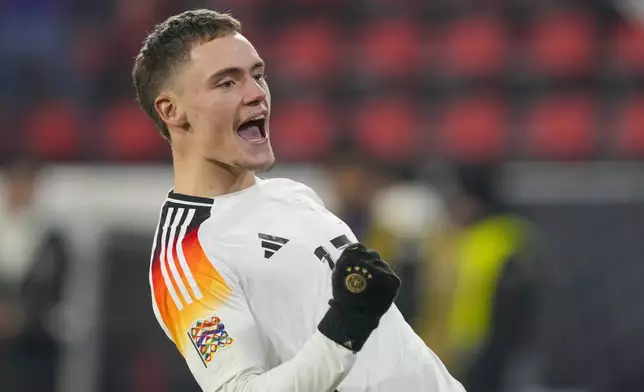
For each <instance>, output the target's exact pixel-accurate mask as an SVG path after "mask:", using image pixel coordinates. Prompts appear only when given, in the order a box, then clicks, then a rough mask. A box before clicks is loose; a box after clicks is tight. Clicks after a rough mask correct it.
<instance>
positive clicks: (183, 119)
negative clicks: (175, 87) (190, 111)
mask: <svg viewBox="0 0 644 392" xmlns="http://www.w3.org/2000/svg"><path fill="white" fill-rule="evenodd" d="M154 107H155V109H156V111H157V113H158V114H159V117H161V120H163V121H164V122H165V123H166V124H168V127H169V128H180V129H185V128H186V126H187V124H188V116H187V114H186V112H185V110H183V108H182V107H181V105H180V104H179V100H178V99H177V97H176V96H175V95H173V94H160V95H159V96H158V97H157V98H156V99H155V100H154Z"/></svg>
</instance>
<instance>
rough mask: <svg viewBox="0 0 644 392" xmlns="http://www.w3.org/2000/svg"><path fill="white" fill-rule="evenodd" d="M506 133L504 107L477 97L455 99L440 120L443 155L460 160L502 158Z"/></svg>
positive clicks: (496, 102)
mask: <svg viewBox="0 0 644 392" xmlns="http://www.w3.org/2000/svg"><path fill="white" fill-rule="evenodd" d="M507 130H508V112H507V106H506V105H505V104H504V103H502V102H500V101H499V100H498V99H496V98H493V97H480V96H479V97H466V98H464V99H460V100H456V101H455V102H452V104H451V105H450V106H449V107H448V108H447V110H446V112H445V117H444V120H443V132H444V147H445V153H446V154H447V155H448V156H450V157H452V158H457V159H459V160H474V161H486V160H493V159H497V158H501V157H502V155H503V153H504V149H505V143H506V139H507Z"/></svg>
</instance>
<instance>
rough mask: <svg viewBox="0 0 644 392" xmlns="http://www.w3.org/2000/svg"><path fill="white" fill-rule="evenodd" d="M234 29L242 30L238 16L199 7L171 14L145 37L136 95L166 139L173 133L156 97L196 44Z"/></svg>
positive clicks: (134, 73) (136, 68) (136, 74)
mask: <svg viewBox="0 0 644 392" xmlns="http://www.w3.org/2000/svg"><path fill="white" fill-rule="evenodd" d="M233 33H241V23H240V22H239V21H238V20H237V19H235V18H234V17H232V16H231V15H229V14H223V13H219V12H215V11H210V10H205V9H199V10H192V11H186V12H183V13H181V14H179V15H174V16H171V17H170V18H168V19H166V20H165V21H164V22H162V23H160V24H158V25H156V26H155V27H154V30H153V31H152V33H150V35H148V37H147V38H146V39H145V40H144V41H143V47H142V48H141V51H140V52H139V54H138V56H136V60H135V61H134V68H133V70H132V78H133V79H134V88H135V90H136V97H137V100H138V101H139V104H140V105H141V107H142V108H143V110H144V111H145V113H146V114H147V115H148V116H149V117H150V118H151V119H152V121H153V122H154V125H155V126H156V127H157V129H158V130H159V132H160V133H161V136H163V137H164V138H165V139H166V140H168V141H170V133H169V131H168V127H167V126H166V124H165V123H164V122H163V120H161V117H159V114H158V113H157V111H156V108H155V105H154V101H155V99H156V97H157V96H158V94H159V93H160V92H161V89H162V88H163V87H164V86H165V83H167V81H168V78H169V75H170V73H171V72H172V70H173V69H175V68H176V67H177V66H179V65H181V64H182V63H183V62H185V61H186V60H187V58H188V56H189V54H190V50H192V48H193V46H194V45H195V44H197V43H199V44H201V43H205V42H209V41H212V40H213V39H215V38H220V37H224V36H227V35H229V34H233Z"/></svg>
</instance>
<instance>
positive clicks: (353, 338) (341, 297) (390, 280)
mask: <svg viewBox="0 0 644 392" xmlns="http://www.w3.org/2000/svg"><path fill="white" fill-rule="evenodd" d="M331 283H332V287H333V299H331V300H330V301H329V305H330V308H329V310H328V311H327V313H326V315H325V316H324V317H323V318H322V321H320V324H319V325H318V330H319V331H320V332H322V334H324V335H325V336H326V337H328V338H329V339H331V340H333V341H334V342H336V343H338V344H341V345H342V346H344V347H346V348H348V349H350V350H353V351H360V349H362V346H364V343H365V342H366V341H367V338H369V335H371V332H372V331H373V330H374V329H376V327H377V326H378V323H379V321H380V317H382V315H383V314H385V312H386V311H387V310H388V309H389V307H390V306H391V304H392V303H393V302H394V299H395V298H396V295H397V294H398V288H399V287H400V279H398V277H397V276H396V274H395V273H394V272H393V270H392V269H391V267H389V265H388V264H387V263H385V262H384V261H382V260H380V255H379V254H378V253H377V252H375V251H372V250H367V248H365V246H364V245H362V244H360V243H357V244H352V245H350V246H349V247H348V248H347V249H345V250H344V252H343V253H342V255H341V256H340V258H339V259H338V261H337V263H336V265H335V269H334V270H333V275H332V277H331Z"/></svg>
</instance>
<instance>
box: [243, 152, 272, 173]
mask: <svg viewBox="0 0 644 392" xmlns="http://www.w3.org/2000/svg"><path fill="white" fill-rule="evenodd" d="M245 161H246V162H244V164H242V165H239V166H242V167H243V168H244V169H247V170H253V171H256V172H267V171H269V170H270V169H272V168H273V166H275V156H274V155H273V152H272V151H270V152H265V153H262V154H258V155H255V156H253V157H252V158H249V159H247V160H245Z"/></svg>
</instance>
